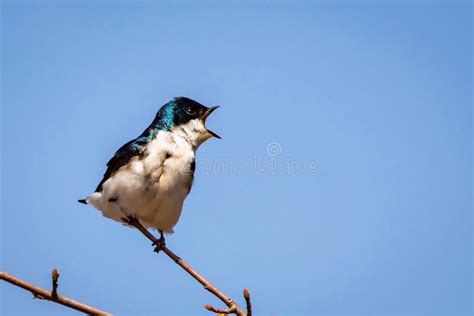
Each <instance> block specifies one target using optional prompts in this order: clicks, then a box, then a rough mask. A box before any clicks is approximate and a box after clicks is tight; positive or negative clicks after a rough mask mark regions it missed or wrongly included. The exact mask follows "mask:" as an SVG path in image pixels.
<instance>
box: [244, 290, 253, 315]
mask: <svg viewBox="0 0 474 316" xmlns="http://www.w3.org/2000/svg"><path fill="white" fill-rule="evenodd" d="M244 299H245V304H246V305H247V316H252V304H251V303H250V293H249V291H248V290H247V289H244Z"/></svg>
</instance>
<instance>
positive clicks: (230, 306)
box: [122, 217, 252, 316]
mask: <svg viewBox="0 0 474 316" xmlns="http://www.w3.org/2000/svg"><path fill="white" fill-rule="evenodd" d="M122 221H124V222H125V223H127V224H128V225H131V226H133V227H135V228H136V229H138V230H139V231H140V232H141V233H142V234H143V235H145V237H146V238H148V239H149V240H150V241H151V242H152V244H153V245H159V248H158V250H159V251H163V252H164V253H165V254H166V255H167V256H168V257H170V258H171V260H173V261H174V262H175V263H176V264H177V265H179V266H180V267H181V268H183V270H184V271H186V272H187V273H189V274H190V275H191V276H192V277H193V278H194V279H195V280H196V281H198V282H199V283H201V284H202V285H203V286H204V288H205V289H206V290H208V291H209V292H211V293H212V294H214V295H215V296H216V297H217V298H218V299H220V300H221V301H222V302H223V303H224V304H225V305H226V306H227V308H226V309H225V310H221V309H215V308H214V307H212V306H210V305H207V304H206V305H204V307H205V308H206V309H207V310H209V311H213V312H215V313H221V314H236V315H238V316H252V310H251V305H250V295H247V296H245V293H247V294H248V291H247V290H245V291H244V297H245V300H246V302H247V313H246V312H244V311H243V310H242V309H241V308H240V307H239V305H237V303H235V302H234V301H233V300H232V299H231V298H230V297H227V296H226V295H225V294H224V293H222V292H221V291H219V290H218V289H217V288H216V287H215V286H214V285H212V284H211V283H210V282H209V281H207V280H206V279H205V278H204V277H202V276H201V275H200V274H199V273H197V272H196V271H195V270H194V269H193V268H191V267H190V266H189V265H188V264H187V263H186V262H184V260H183V259H181V258H180V257H178V256H177V255H176V254H175V253H174V252H172V251H171V250H170V249H169V248H168V247H166V245H165V244H164V243H163V240H161V239H157V238H156V237H155V236H153V234H152V233H150V232H149V231H148V229H146V228H145V227H144V226H143V225H142V224H141V223H140V222H139V221H138V219H137V218H136V217H127V218H122Z"/></svg>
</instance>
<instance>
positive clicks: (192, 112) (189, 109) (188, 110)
mask: <svg viewBox="0 0 474 316" xmlns="http://www.w3.org/2000/svg"><path fill="white" fill-rule="evenodd" d="M186 113H187V114H188V115H195V114H196V111H195V110H194V109H193V108H187V109H186Z"/></svg>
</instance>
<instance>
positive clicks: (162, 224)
mask: <svg viewBox="0 0 474 316" xmlns="http://www.w3.org/2000/svg"><path fill="white" fill-rule="evenodd" d="M218 107H219V106H212V107H206V106H204V105H202V104H201V103H199V102H197V101H195V100H192V99H190V98H187V97H176V98H173V99H172V100H171V101H169V102H167V103H166V104H164V105H163V106H162V107H161V108H160V109H159V110H158V112H157V113H156V115H155V118H154V119H153V121H152V122H151V124H150V125H149V126H148V127H147V128H146V129H145V130H144V131H143V133H141V134H140V135H139V136H138V137H136V138H134V139H132V140H130V141H129V142H127V143H126V144H124V145H123V146H122V147H120V148H119V149H118V150H117V151H116V152H115V154H114V155H113V157H112V158H111V159H110V160H109V161H108V162H107V168H106V171H105V173H104V176H103V178H102V180H101V181H100V182H99V184H98V185H97V188H96V189H95V192H93V193H92V194H90V195H89V196H88V197H87V198H85V199H80V200H78V202H80V203H83V204H87V205H90V206H92V207H94V208H96V209H98V210H99V211H101V212H102V215H103V216H105V217H107V218H110V219H113V220H115V221H118V222H120V223H122V224H125V225H127V224H129V226H135V225H134V223H137V222H139V223H140V224H141V225H143V227H145V228H147V229H148V228H152V229H156V230H158V231H159V233H160V236H161V237H160V239H159V244H157V245H156V246H157V248H156V249H155V251H159V250H160V247H163V245H164V241H165V239H164V233H166V234H172V233H173V232H174V230H173V228H174V226H175V225H176V224H177V222H178V220H179V218H180V215H181V211H182V208H183V203H184V200H185V198H186V197H187V196H188V194H189V192H190V191H191V187H192V185H193V180H194V171H195V168H196V150H197V149H198V148H199V146H200V145H201V144H202V143H204V142H205V141H206V140H208V139H210V138H212V137H215V138H219V139H220V138H221V137H220V136H219V135H217V134H216V133H214V132H212V131H210V130H209V129H207V127H206V125H205V124H206V119H207V118H208V116H209V115H210V114H211V113H212V112H214V110H216V109H217V108H218Z"/></svg>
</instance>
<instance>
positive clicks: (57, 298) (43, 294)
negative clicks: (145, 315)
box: [0, 269, 111, 315]
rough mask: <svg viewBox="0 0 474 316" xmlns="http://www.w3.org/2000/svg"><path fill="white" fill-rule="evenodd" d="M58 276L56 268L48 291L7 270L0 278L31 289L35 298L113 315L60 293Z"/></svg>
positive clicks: (94, 312)
mask: <svg viewBox="0 0 474 316" xmlns="http://www.w3.org/2000/svg"><path fill="white" fill-rule="evenodd" d="M58 277H59V273H58V271H57V270H56V269H54V270H53V272H52V280H53V290H52V291H48V290H45V289H42V288H40V287H38V286H36V285H33V284H31V283H28V282H26V281H23V280H20V279H18V278H16V277H14V276H13V275H10V274H8V273H6V272H0V280H4V281H6V282H9V283H11V284H13V285H15V286H18V287H21V288H22V289H25V290H27V291H30V292H31V293H32V294H33V297H34V298H39V299H42V300H48V301H51V302H54V303H58V304H61V305H64V306H67V307H69V308H72V309H75V310H77V311H80V312H83V313H84V314H88V315H111V314H109V313H106V312H104V311H101V310H99V309H96V308H94V307H91V306H88V305H86V304H82V303H79V302H77V301H74V300H72V299H70V298H67V297H65V296H62V295H58V292H57V288H58Z"/></svg>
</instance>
